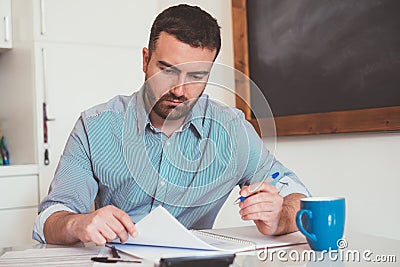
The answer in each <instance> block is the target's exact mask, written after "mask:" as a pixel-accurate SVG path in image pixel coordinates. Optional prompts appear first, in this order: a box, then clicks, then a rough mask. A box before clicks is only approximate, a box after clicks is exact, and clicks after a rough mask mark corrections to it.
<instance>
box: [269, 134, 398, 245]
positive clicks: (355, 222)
mask: <svg viewBox="0 0 400 267" xmlns="http://www.w3.org/2000/svg"><path fill="white" fill-rule="evenodd" d="M399 153H400V133H399V132H393V133H364V134H330V135H320V136H303V137H281V138H278V144H277V153H276V154H277V157H278V158H279V159H280V160H281V161H282V162H284V163H285V164H286V165H287V166H288V167H289V168H291V169H292V170H294V171H295V172H296V173H297V174H298V175H299V177H301V179H302V180H303V181H304V183H305V184H306V185H307V186H308V188H309V189H310V191H311V193H312V194H313V195H315V196H345V197H346V200H347V203H346V204H347V229H348V230H352V231H361V232H365V233H370V234H374V235H379V236H385V237H389V238H396V239H400V230H399V228H398V227H399V225H400V213H399V206H398V205H399V203H400V194H399V188H400V156H399Z"/></svg>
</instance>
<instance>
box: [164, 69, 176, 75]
mask: <svg viewBox="0 0 400 267" xmlns="http://www.w3.org/2000/svg"><path fill="white" fill-rule="evenodd" d="M161 71H162V72H163V73H165V74H173V73H175V72H174V70H173V69H171V68H163V69H161Z"/></svg>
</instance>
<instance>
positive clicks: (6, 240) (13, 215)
mask: <svg viewBox="0 0 400 267" xmlns="http://www.w3.org/2000/svg"><path fill="white" fill-rule="evenodd" d="M36 215H37V207H35V208H23V209H6V210H0V247H12V246H19V247H29V245H33V244H35V243H36V242H35V241H33V240H32V228H33V222H34V221H35V217H36Z"/></svg>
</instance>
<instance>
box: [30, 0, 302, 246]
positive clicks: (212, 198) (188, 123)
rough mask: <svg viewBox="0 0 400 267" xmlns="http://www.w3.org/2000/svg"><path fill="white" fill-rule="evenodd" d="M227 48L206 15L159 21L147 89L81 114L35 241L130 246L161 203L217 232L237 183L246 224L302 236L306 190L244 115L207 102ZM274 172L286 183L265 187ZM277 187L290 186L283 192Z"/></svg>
mask: <svg viewBox="0 0 400 267" xmlns="http://www.w3.org/2000/svg"><path fill="white" fill-rule="evenodd" d="M220 45H221V40H220V30H219V26H218V24H217V22H216V20H215V19H214V18H212V17H211V16H210V15H209V14H208V13H206V12H205V11H203V10H201V9H200V8H198V7H192V6H188V5H179V6H174V7H171V8H168V9H166V10H164V11H163V12H162V13H161V14H159V15H158V16H157V18H156V20H155V21H154V23H153V26H152V29H151V35H150V41H149V47H148V49H147V48H143V71H144V73H145V74H146V78H145V80H146V83H145V85H144V86H143V88H141V90H140V91H138V92H137V93H134V94H133V95H132V96H131V97H124V96H117V97H115V98H113V99H112V100H110V101H109V102H108V103H105V104H102V105H99V106H96V107H94V108H92V109H89V110H87V111H85V112H83V113H82V114H81V117H80V118H79V120H78V122H77V123H76V125H75V128H74V129H73V131H72V133H71V135H70V137H69V139H68V142H67V144H66V148H65V151H64V153H63V155H62V157H61V160H60V163H59V165H58V168H57V171H56V174H55V177H54V180H53V182H52V184H51V187H50V190H49V194H48V196H47V197H46V198H45V199H44V200H43V201H42V203H41V204H40V207H39V215H38V217H37V219H36V221H35V226H34V231H33V238H34V239H36V240H38V241H40V242H48V243H55V244H73V243H76V242H79V241H82V242H90V241H91V242H94V243H96V244H98V245H101V244H104V243H105V242H108V241H112V240H114V239H115V238H117V237H118V238H120V239H121V241H122V242H125V241H126V240H127V238H128V235H131V236H133V237H135V236H136V235H137V234H138V233H137V231H136V229H135V225H134V222H137V221H138V220H140V219H141V218H143V217H144V216H145V215H146V214H148V213H149V212H150V211H151V210H153V209H154V208H155V207H157V206H158V205H163V206H164V207H165V208H166V209H167V210H169V212H171V214H172V215H173V216H175V217H176V218H177V219H178V220H179V221H180V222H181V223H182V224H184V225H185V226H186V227H188V228H196V229H202V228H203V229H204V228H210V227H212V224H213V222H214V220H215V217H216V215H217V213H218V211H219V209H220V208H221V206H222V205H223V203H224V202H225V200H226V198H227V197H228V195H229V192H230V191H231V190H232V188H233V187H234V186H236V185H240V186H242V189H241V192H240V193H241V195H243V196H248V198H247V199H246V200H245V201H243V202H241V203H240V204H239V205H240V208H241V209H240V214H241V217H242V219H243V220H253V221H254V222H255V224H256V225H257V227H258V229H259V231H260V232H261V233H263V234H266V235H278V234H283V233H287V232H292V231H295V230H297V228H296V225H295V220H294V218H295V213H296V212H297V210H298V209H299V199H300V198H303V197H305V195H308V192H307V190H306V189H305V188H304V186H303V185H302V184H301V182H300V181H299V180H298V179H297V177H296V176H295V175H294V173H292V172H291V171H290V170H288V169H286V168H285V167H284V166H283V165H282V164H280V163H279V162H278V161H276V160H275V158H274V157H273V156H272V155H271V154H270V153H269V152H268V150H266V149H265V148H264V147H263V144H262V141H261V140H260V138H259V137H258V136H257V134H256V132H255V131H254V129H253V128H252V126H251V125H250V124H249V123H248V122H247V121H245V119H244V117H243V114H242V113H241V112H240V111H238V110H237V109H234V108H228V107H224V106H222V105H221V104H218V103H216V102H214V101H211V100H209V98H208V96H206V95H203V91H204V88H205V84H206V82H207V80H208V78H209V73H210V70H211V68H212V62H214V60H215V58H216V57H217V55H218V52H219V50H220ZM274 172H279V173H280V175H279V177H278V178H276V179H275V180H274V181H273V182H271V183H270V182H268V181H265V179H266V178H267V177H268V176H270V175H271V174H272V173H274ZM278 181H280V182H281V183H282V184H286V185H287V186H286V187H283V188H282V189H281V190H280V191H278V189H277V183H278ZM247 184H251V185H250V186H247ZM93 203H95V208H96V210H95V211H92V212H91V211H90V208H91V206H92V204H93ZM160 227H162V222H160Z"/></svg>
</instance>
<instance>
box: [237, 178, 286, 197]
mask: <svg viewBox="0 0 400 267" xmlns="http://www.w3.org/2000/svg"><path fill="white" fill-rule="evenodd" d="M278 176H279V172H275V173H273V174H272V175H271V176H270V177H268V178H267V180H266V182H268V183H270V182H272V181H273V180H274V179H276V177H278ZM245 185H247V186H249V185H250V184H249V183H248V182H246V183H245ZM247 197H249V196H247ZM247 197H244V196H240V197H238V199H236V200H235V202H234V204H239V203H240V202H243V201H245V200H246V198H247Z"/></svg>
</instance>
